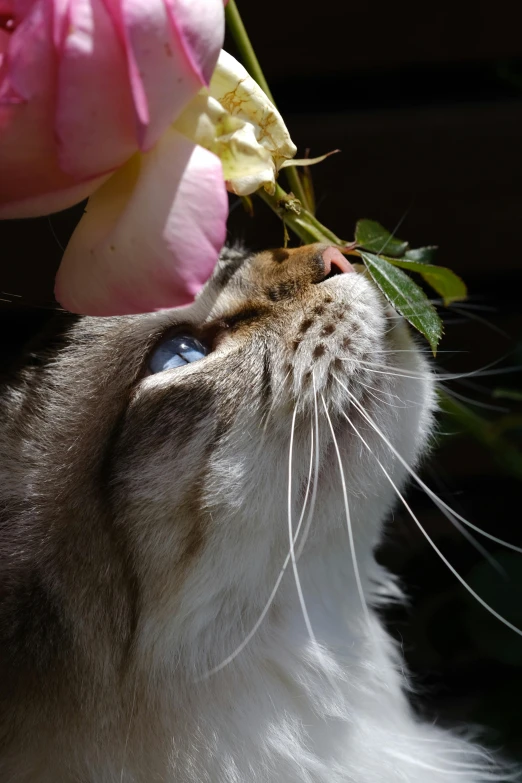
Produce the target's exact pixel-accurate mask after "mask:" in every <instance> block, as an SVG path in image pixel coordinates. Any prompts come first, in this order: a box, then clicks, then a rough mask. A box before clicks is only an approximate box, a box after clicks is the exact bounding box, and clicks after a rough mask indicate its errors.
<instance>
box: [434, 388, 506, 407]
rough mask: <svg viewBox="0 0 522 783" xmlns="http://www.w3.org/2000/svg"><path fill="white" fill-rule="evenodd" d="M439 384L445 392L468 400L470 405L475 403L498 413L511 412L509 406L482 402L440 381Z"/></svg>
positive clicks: (463, 400)
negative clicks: (449, 387)
mask: <svg viewBox="0 0 522 783" xmlns="http://www.w3.org/2000/svg"><path fill="white" fill-rule="evenodd" d="M439 386H440V388H441V389H443V390H444V393H445V394H447V395H448V396H449V397H454V398H455V399H456V400H460V401H461V402H467V403H468V404H469V405H474V406H475V407H476V408H483V409H484V410H487V411H496V412H497V413H509V412H510V409H509V408H505V407H504V406H502V405H491V403H488V402H480V400H474V399H473V398H472V397H468V396H467V395H466V394H460V393H459V392H456V391H455V390H454V389H448V387H447V386H445V385H444V384H442V383H439Z"/></svg>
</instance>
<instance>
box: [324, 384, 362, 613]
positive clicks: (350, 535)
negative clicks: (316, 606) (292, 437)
mask: <svg viewBox="0 0 522 783" xmlns="http://www.w3.org/2000/svg"><path fill="white" fill-rule="evenodd" d="M321 400H322V403H323V408H324V412H325V414H326V418H327V420H328V424H329V426H330V432H331V433H332V440H333V444H334V448H335V453H336V455H337V463H338V465H339V473H340V475H341V485H342V488H343V500H344V511H345V515H346V527H347V530H348V540H349V542H350V553H351V556H352V565H353V573H354V576H355V583H356V585H357V591H358V593H359V598H360V599H361V604H362V608H363V612H364V616H365V618H366V620H367V621H368V622H369V621H370V614H369V611H368V604H367V603H366V598H365V597H364V590H363V586H362V582H361V575H360V573H359V566H358V564H357V556H356V554H355V542H354V539H353V528H352V521H351V517H350V506H349V504H348V492H347V490H346V480H345V477H344V470H343V462H342V459H341V452H340V451H339V445H338V443H337V438H336V437H335V430H334V428H333V424H332V420H331V418H330V414H329V413H328V408H327V406H326V402H325V400H324V397H323V395H322V394H321Z"/></svg>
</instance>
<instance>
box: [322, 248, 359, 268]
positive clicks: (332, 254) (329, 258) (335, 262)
mask: <svg viewBox="0 0 522 783" xmlns="http://www.w3.org/2000/svg"><path fill="white" fill-rule="evenodd" d="M323 261H324V266H325V272H326V274H327V275H329V274H330V272H331V270H332V266H336V267H337V268H338V269H339V270H340V271H341V272H355V269H354V268H353V266H352V265H351V264H350V262H349V261H348V259H346V258H345V257H344V256H343V254H342V253H341V251H340V250H337V248H336V247H333V246H332V247H327V248H326V250H323Z"/></svg>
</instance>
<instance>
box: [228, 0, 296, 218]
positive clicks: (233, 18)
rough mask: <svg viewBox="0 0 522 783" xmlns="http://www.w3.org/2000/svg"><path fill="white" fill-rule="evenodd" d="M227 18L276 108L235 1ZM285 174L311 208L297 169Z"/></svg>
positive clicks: (245, 59) (249, 68) (242, 52)
mask: <svg viewBox="0 0 522 783" xmlns="http://www.w3.org/2000/svg"><path fill="white" fill-rule="evenodd" d="M225 18H226V22H227V26H228V29H229V30H230V33H231V35H232V37H233V39H234V41H235V43H236V46H237V48H238V50H239V54H240V55H241V59H242V60H243V63H244V66H245V68H246V69H247V71H248V72H249V74H250V76H251V77H252V78H253V79H254V80H255V81H256V82H257V83H258V84H259V86H260V87H261V89H262V90H263V92H264V93H265V94H266V95H267V97H268V98H270V100H271V101H272V103H273V104H274V106H275V105H276V103H275V101H274V98H273V95H272V93H271V92H270V87H269V86H268V82H267V81H266V79H265V76H264V74H263V71H262V69H261V66H260V65H259V60H258V59H257V57H256V53H255V52H254V47H253V46H252V43H251V41H250V38H249V37H248V33H247V31H246V29H245V25H244V24H243V20H242V19H241V16H240V13H239V11H238V9H237V5H236V2H235V0H229V2H228V5H227V6H226V8H225ZM285 174H286V177H287V179H288V184H289V185H290V188H291V189H292V192H293V194H294V196H295V197H296V198H298V199H299V201H300V202H301V204H302V205H303V207H309V206H310V205H309V204H308V202H307V199H306V193H305V191H304V188H303V186H302V184H301V180H300V178H299V174H298V173H297V171H296V169H295V168H292V167H290V168H288V169H286V171H285Z"/></svg>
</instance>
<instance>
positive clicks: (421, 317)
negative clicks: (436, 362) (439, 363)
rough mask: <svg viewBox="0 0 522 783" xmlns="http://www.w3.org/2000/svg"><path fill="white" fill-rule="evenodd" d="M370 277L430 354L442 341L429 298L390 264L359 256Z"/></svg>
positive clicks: (366, 254)
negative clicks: (428, 347) (417, 331)
mask: <svg viewBox="0 0 522 783" xmlns="http://www.w3.org/2000/svg"><path fill="white" fill-rule="evenodd" d="M361 258H362V259H363V261H364V263H365V264H366V268H367V269H368V271H369V273H370V275H371V276H372V277H373V279H374V281H375V282H376V283H377V285H378V286H379V288H380V289H381V291H382V292H383V294H384V296H385V297H386V298H387V299H388V301H389V302H391V304H392V305H393V306H394V307H395V309H396V310H397V311H398V312H399V313H400V314H401V315H403V316H404V318H406V320H407V321H409V322H410V324H411V325H412V326H414V327H415V328H416V329H418V330H419V332H420V333H421V334H423V335H424V337H425V338H426V339H427V341H428V342H429V344H430V346H431V350H432V351H433V354H434V355H435V353H436V352H437V345H438V343H439V340H440V338H441V337H442V321H441V320H440V318H439V316H438V315H437V311H436V310H435V308H434V307H433V305H432V304H431V303H430V301H429V299H428V297H427V296H426V294H425V293H424V291H423V290H422V289H421V288H419V286H418V285H417V284H416V283H414V281H413V280H412V279H411V277H408V275H406V274H405V273H404V272H402V271H401V270H400V269H397V267H395V266H392V265H391V264H390V262H389V261H386V260H385V259H384V258H379V256H375V255H373V254H372V253H364V252H361Z"/></svg>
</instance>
